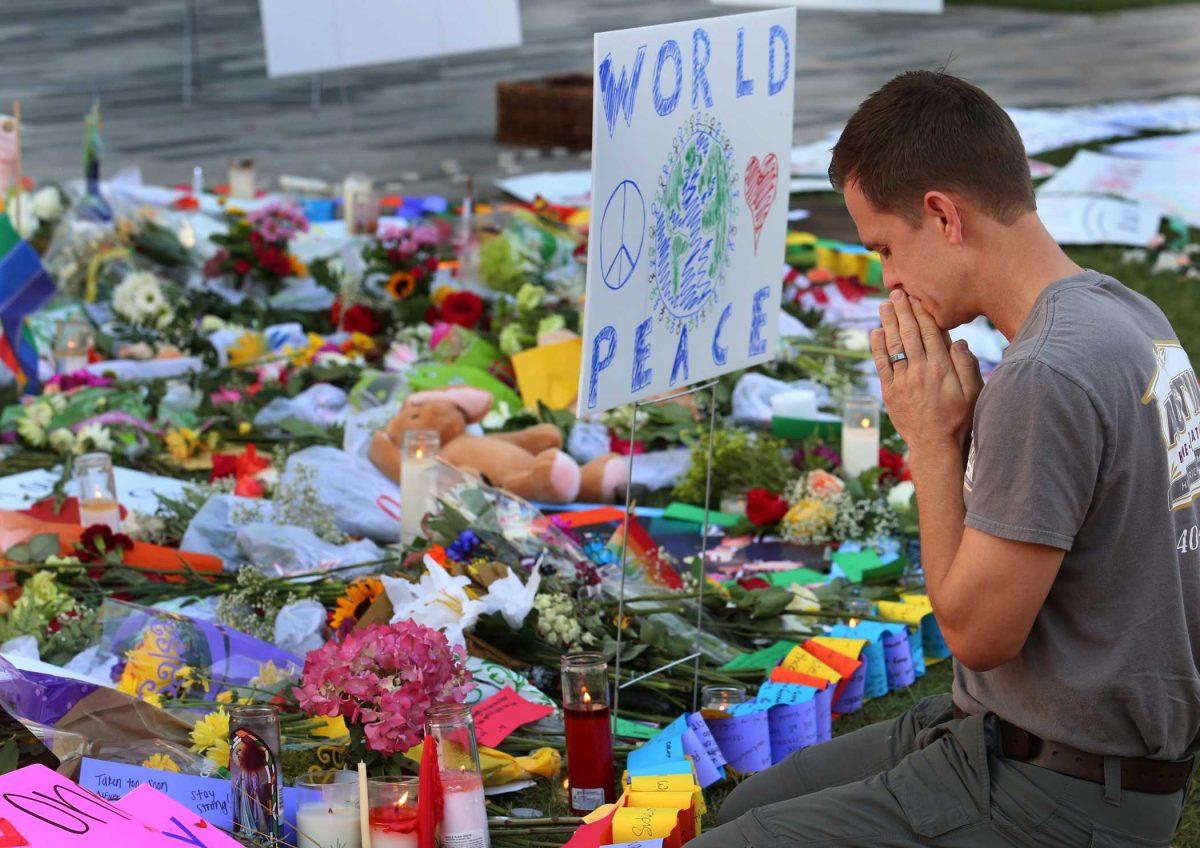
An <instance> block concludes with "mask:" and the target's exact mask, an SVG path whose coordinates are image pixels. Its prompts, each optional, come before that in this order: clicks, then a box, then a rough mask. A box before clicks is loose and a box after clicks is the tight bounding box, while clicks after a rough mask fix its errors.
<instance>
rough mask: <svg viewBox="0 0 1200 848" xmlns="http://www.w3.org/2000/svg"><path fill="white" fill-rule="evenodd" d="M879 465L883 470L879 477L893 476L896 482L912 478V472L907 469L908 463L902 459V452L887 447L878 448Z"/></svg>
mask: <svg viewBox="0 0 1200 848" xmlns="http://www.w3.org/2000/svg"><path fill="white" fill-rule="evenodd" d="M879 467H880V468H882V469H883V470H884V473H883V474H881V475H880V478H881V479H885V480H886V479H888V478H893V479H895V480H896V482H901V481H903V480H911V479H912V472H910V471H909V470H908V463H906V462H905V461H904V456H903V454H899V453H896V452H895V451H890V450H888V449H887V448H880V449H879Z"/></svg>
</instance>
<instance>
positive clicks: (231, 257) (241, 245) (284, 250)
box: [204, 203, 308, 290]
mask: <svg viewBox="0 0 1200 848" xmlns="http://www.w3.org/2000/svg"><path fill="white" fill-rule="evenodd" d="M226 220H227V221H228V224H229V231H228V232H227V233H225V234H224V235H214V236H213V237H212V240H213V242H215V243H216V244H218V245H220V246H221V247H220V249H219V250H218V251H217V252H216V253H215V254H213V256H212V257H211V258H210V259H209V260H208V261H207V262H205V263H204V276H206V277H221V276H226V277H230V278H232V279H233V280H234V282H235V283H236V284H237V285H238V286H242V285H244V284H245V283H246V281H247V280H257V281H258V282H260V283H263V284H265V285H266V286H267V287H268V288H269V289H271V290H274V289H275V288H277V287H278V286H279V284H280V282H282V280H283V279H284V278H285V277H303V276H306V275H307V274H308V269H307V268H306V267H305V266H304V263H302V262H300V260H298V259H297V258H296V257H295V256H293V255H292V254H291V253H290V252H289V250H288V245H289V242H290V241H291V240H292V238H294V237H295V236H296V234H297V233H304V232H308V219H307V218H305V217H304V213H302V212H301V211H300V210H299V209H298V208H297V207H295V206H293V205H292V204H290V203H271V204H268V205H267V206H264V207H262V208H261V209H258V210H255V211H254V212H251V213H250V214H248V215H247V214H245V213H243V212H241V211H237V210H229V211H227V212H226Z"/></svg>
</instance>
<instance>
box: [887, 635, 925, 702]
mask: <svg viewBox="0 0 1200 848" xmlns="http://www.w3.org/2000/svg"><path fill="white" fill-rule="evenodd" d="M883 657H884V662H886V663H887V675H888V689H891V690H892V691H895V690H897V689H905V688H907V687H909V686H912V685H913V682H914V681H915V680H916V679H917V673H916V670H915V669H914V668H913V658H912V650H911V649H910V648H909V646H908V635H907V634H906V633H905V634H901V633H895V632H890V633H885V634H883Z"/></svg>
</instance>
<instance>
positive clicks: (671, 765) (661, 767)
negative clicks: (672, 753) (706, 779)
mask: <svg viewBox="0 0 1200 848" xmlns="http://www.w3.org/2000/svg"><path fill="white" fill-rule="evenodd" d="M632 756H633V752H631V753H630V757H632ZM626 768H627V769H628V771H629V774H630V776H631V777H633V776H644V775H651V776H656V775H660V774H687V775H691V776H692V777H695V773H696V772H695V769H694V768H692V763H691V761H690V760H687V759H682V760H671V761H670V762H667V761H666V760H644V761H642V762H640V763H639V764H638V765H637V767H634V766H633V765H628V764H627V765H626Z"/></svg>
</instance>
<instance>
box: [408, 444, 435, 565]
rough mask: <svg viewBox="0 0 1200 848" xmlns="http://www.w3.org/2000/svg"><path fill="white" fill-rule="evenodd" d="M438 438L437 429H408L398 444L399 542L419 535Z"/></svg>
mask: <svg viewBox="0 0 1200 848" xmlns="http://www.w3.org/2000/svg"><path fill="white" fill-rule="evenodd" d="M440 448H441V438H440V437H439V436H438V432H437V430H409V431H407V432H406V433H405V434H404V442H403V443H402V445H401V447H400V543H401V544H404V545H411V544H412V543H413V541H414V540H415V539H416V538H417V537H418V536H420V535H421V519H423V518H424V517H425V514H426V513H428V512H429V509H430V503H429V501H430V494H431V493H432V487H433V471H434V468H435V465H436V463H437V452H438V450H439V449H440Z"/></svg>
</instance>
